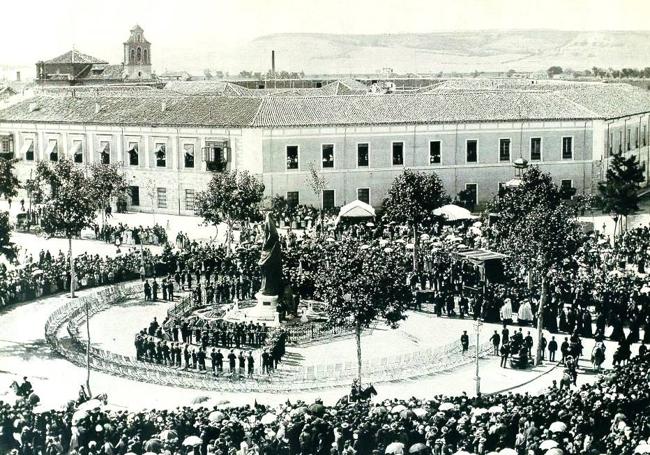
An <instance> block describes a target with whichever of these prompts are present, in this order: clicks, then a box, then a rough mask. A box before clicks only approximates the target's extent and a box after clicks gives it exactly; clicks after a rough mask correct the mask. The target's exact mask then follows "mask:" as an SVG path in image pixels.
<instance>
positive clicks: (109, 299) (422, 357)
mask: <svg viewBox="0 0 650 455" xmlns="http://www.w3.org/2000/svg"><path fill="white" fill-rule="evenodd" d="M140 290H141V284H140V283H134V284H130V285H128V284H127V285H118V286H111V287H108V288H105V289H102V290H100V291H99V292H97V293H93V294H90V295H87V296H84V297H81V298H79V299H77V300H73V301H70V302H68V303H66V304H65V305H63V306H61V307H60V308H58V309H57V310H56V311H54V312H53V313H52V314H51V315H50V316H49V317H48V319H47V321H46V323H45V338H46V340H47V341H48V343H49V344H50V346H52V348H53V349H54V350H55V351H56V352H58V353H59V354H61V355H62V356H63V357H65V358H66V359H68V360H69V361H71V362H73V363H75V364H77V365H79V366H82V367H85V366H86V362H87V361H89V362H90V367H91V368H92V369H95V370H98V371H102V372H105V373H108V374H112V375H116V376H121V377H124V378H127V379H131V380H136V381H141V382H149V383H155V384H160V385H167V386H175V387H184V388H192V389H204V390H221V391H266V392H281V391H296V390H309V389H317V388H323V387H335V386H346V385H349V384H350V382H351V380H352V379H353V378H354V377H355V376H356V374H357V366H356V362H355V361H346V362H336V363H323V364H318V365H311V366H304V367H300V368H297V369H294V370H289V371H285V370H283V371H281V372H280V374H272V375H265V374H259V370H258V374H256V375H254V377H253V378H246V379H244V378H239V377H237V376H229V375H227V374H226V375H222V376H219V377H214V376H212V375H211V374H206V373H205V372H199V371H196V370H184V369H180V368H176V367H171V366H166V365H158V364H153V363H148V362H143V361H139V360H136V359H134V358H132V357H130V356H124V355H120V354H116V353H113V352H110V351H106V350H104V349H98V348H96V347H93V346H91V348H90V356H89V357H88V358H87V353H86V340H83V339H82V337H81V328H82V326H83V324H84V323H85V320H86V315H88V317H92V316H93V315H95V314H97V313H99V312H101V311H104V310H106V309H107V308H109V307H111V306H112V305H119V304H121V303H125V302H127V301H129V300H131V299H133V298H135V297H136V296H138V295H139V293H140ZM64 327H65V329H66V331H67V333H68V335H69V337H70V338H69V339H61V338H59V333H60V332H61V331H62V330H63V328H64ZM491 349H492V347H491V344H490V343H489V342H487V343H484V344H482V345H481V346H480V349H479V352H480V353H481V355H482V354H484V353H486V352H488V351H489V350H491ZM469 352H470V353H472V354H465V355H463V353H462V350H461V346H460V343H459V342H458V341H454V342H452V343H449V344H447V345H444V346H440V347H431V348H428V349H425V350H420V351H414V352H407V353H402V354H396V355H391V356H383V357H369V358H364V359H363V368H362V375H363V377H364V379H365V380H368V381H374V382H382V381H391V380H396V379H408V378H413V377H418V376H424V375H430V374H435V373H440V372H443V371H448V370H450V369H453V368H456V367H458V366H461V365H465V364H469V363H471V362H473V361H474V360H475V356H474V355H473V353H474V352H475V345H472V344H470V350H469ZM257 365H258V366H259V365H261V363H260V362H259V358H258V359H257Z"/></svg>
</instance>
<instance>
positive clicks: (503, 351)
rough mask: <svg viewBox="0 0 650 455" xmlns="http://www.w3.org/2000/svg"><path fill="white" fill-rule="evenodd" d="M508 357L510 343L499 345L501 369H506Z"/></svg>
mask: <svg viewBox="0 0 650 455" xmlns="http://www.w3.org/2000/svg"><path fill="white" fill-rule="evenodd" d="M509 355H510V343H503V344H502V345H501V368H507V367H508V356H509Z"/></svg>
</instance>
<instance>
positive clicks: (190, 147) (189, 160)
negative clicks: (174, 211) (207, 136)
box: [183, 144, 194, 210]
mask: <svg viewBox="0 0 650 455" xmlns="http://www.w3.org/2000/svg"><path fill="white" fill-rule="evenodd" d="M183 150H185V167H186V168H187V169H192V168H193V167H194V144H185V145H183ZM188 210H190V209H188Z"/></svg>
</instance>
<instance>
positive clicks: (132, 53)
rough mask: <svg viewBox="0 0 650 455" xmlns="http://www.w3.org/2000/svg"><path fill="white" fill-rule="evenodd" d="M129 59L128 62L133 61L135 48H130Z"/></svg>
mask: <svg viewBox="0 0 650 455" xmlns="http://www.w3.org/2000/svg"><path fill="white" fill-rule="evenodd" d="M129 61H130V63H133V62H134V61H135V49H131V53H130V59H129Z"/></svg>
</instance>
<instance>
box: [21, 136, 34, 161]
mask: <svg viewBox="0 0 650 455" xmlns="http://www.w3.org/2000/svg"><path fill="white" fill-rule="evenodd" d="M23 150H24V152H25V161H34V140H33V139H26V140H25V143H24V144H23Z"/></svg>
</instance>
